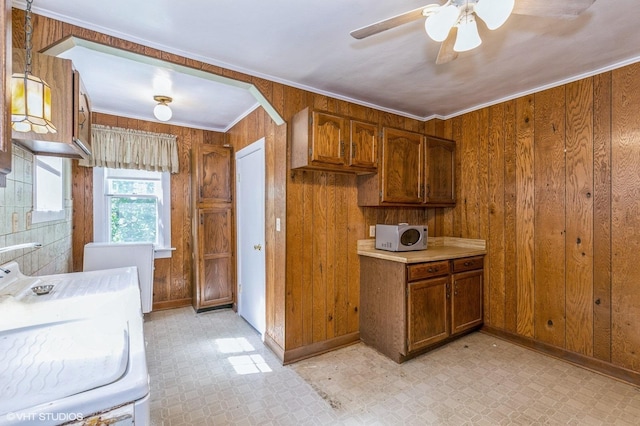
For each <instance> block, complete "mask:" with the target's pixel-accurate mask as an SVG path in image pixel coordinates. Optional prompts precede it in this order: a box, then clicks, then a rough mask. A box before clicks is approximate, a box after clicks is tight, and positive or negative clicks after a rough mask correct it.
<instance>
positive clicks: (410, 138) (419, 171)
mask: <svg viewBox="0 0 640 426" xmlns="http://www.w3.org/2000/svg"><path fill="white" fill-rule="evenodd" d="M423 155H424V137H423V136H422V135H421V134H419V133H413V132H408V131H405V130H398V129H389V128H385V129H384V132H383V137H382V171H381V173H382V175H381V179H382V191H381V192H382V194H381V201H382V202H383V203H404V204H420V203H422V192H421V186H422V179H423V167H424V166H423V163H424V161H423Z"/></svg>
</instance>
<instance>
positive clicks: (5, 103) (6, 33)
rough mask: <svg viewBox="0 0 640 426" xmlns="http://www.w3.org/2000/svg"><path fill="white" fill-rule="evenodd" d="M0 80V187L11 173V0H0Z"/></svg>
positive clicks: (4, 184)
mask: <svg viewBox="0 0 640 426" xmlns="http://www.w3.org/2000/svg"><path fill="white" fill-rule="evenodd" d="M0 22H2V25H3V26H2V30H0V79H1V80H0V81H3V82H4V86H3V87H4V90H3V92H2V93H3V95H2V98H1V100H0V188H2V187H4V186H6V182H7V175H8V174H9V173H11V81H10V80H9V77H10V76H11V68H12V59H11V2H10V1H8V0H0Z"/></svg>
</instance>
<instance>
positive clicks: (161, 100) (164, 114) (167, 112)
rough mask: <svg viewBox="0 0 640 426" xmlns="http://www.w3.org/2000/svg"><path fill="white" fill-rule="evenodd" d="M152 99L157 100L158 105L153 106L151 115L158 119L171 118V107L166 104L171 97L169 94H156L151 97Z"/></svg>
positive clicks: (165, 119)
mask: <svg viewBox="0 0 640 426" xmlns="http://www.w3.org/2000/svg"><path fill="white" fill-rule="evenodd" d="M153 99H154V100H155V101H156V102H158V105H156V106H155V108H153V115H154V116H155V117H156V118H157V119H158V120H160V121H169V120H171V116H172V115H173V112H172V111H171V108H170V107H169V105H168V104H169V103H170V102H171V101H172V100H173V99H172V98H171V97H169V96H161V95H156V96H154V97H153Z"/></svg>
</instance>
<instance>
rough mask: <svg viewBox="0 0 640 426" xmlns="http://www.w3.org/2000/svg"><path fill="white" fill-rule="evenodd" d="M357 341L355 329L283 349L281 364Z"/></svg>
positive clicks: (358, 340) (357, 335)
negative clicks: (330, 337) (342, 334)
mask: <svg viewBox="0 0 640 426" xmlns="http://www.w3.org/2000/svg"><path fill="white" fill-rule="evenodd" d="M265 341H266V339H265ZM358 342H360V332H359V331H356V332H355V333H350V334H345V335H344V336H339V337H334V338H333V339H329V340H323V341H322V342H318V343H312V344H310V345H306V346H301V347H299V348H295V349H290V350H285V351H284V352H283V354H282V357H281V358H280V359H281V360H282V364H283V365H287V364H291V363H294V362H296V361H300V360H303V359H305V358H310V357H312V356H316V355H320V354H323V353H325V352H329V351H332V350H335V349H339V348H342V347H345V346H350V345H353V344H355V343H358Z"/></svg>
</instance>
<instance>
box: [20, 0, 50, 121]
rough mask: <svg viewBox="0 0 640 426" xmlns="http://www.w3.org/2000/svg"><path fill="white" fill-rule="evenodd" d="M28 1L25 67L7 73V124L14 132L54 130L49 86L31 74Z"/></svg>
mask: <svg viewBox="0 0 640 426" xmlns="http://www.w3.org/2000/svg"><path fill="white" fill-rule="evenodd" d="M31 3H33V0H27V8H26V13H25V23H24V32H25V34H26V46H25V47H26V60H25V70H24V73H15V74H13V75H12V76H11V127H12V128H13V130H15V131H17V132H35V133H56V132H57V130H56V127H55V126H54V125H53V123H52V122H51V87H49V85H48V84H47V83H46V82H45V81H44V80H42V79H41V78H39V77H36V76H35V75H33V74H31V48H32V44H31V37H32V35H33V25H32V24H31Z"/></svg>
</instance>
